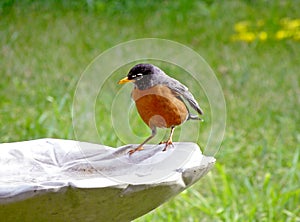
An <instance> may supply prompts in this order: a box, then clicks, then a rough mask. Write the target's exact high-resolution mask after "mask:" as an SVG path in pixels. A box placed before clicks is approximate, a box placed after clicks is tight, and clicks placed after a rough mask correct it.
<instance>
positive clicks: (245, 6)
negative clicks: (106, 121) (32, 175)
mask: <svg viewBox="0 0 300 222" xmlns="http://www.w3.org/2000/svg"><path fill="white" fill-rule="evenodd" d="M299 8H300V1H293V0H290V1H279V0H278V1H277V0H276V1H251V0H248V1H246V0H245V1H233V0H232V1H226V2H221V1H213V0H206V1H176V2H172V1H120V2H114V1H96V0H95V1H67V0H65V1H62V2H60V3H58V2H57V1H54V0H52V1H47V3H46V2H44V1H29V0H24V1H17V0H16V1H13V0H6V1H5V0H4V1H1V3H0V43H1V48H0V50H1V51H0V76H1V79H0V89H1V90H0V98H1V100H0V141H1V142H12V141H20V140H29V139H36V138H43V137H56V138H64V139H66V138H67V139H75V138H74V135H73V129H72V119H71V106H72V99H73V94H74V90H75V86H76V83H77V81H78V79H79V77H80V74H81V73H82V72H83V71H84V69H85V68H86V66H87V65H88V64H89V63H90V62H91V61H92V60H93V59H94V58H95V57H96V56H97V55H99V54H100V53H101V52H103V51H104V50H105V49H108V48H110V47H112V46H115V45H116V44H118V43H121V42H124V41H127V40H132V39H135V38H142V37H158V38H165V39H170V40H174V41H178V42H180V43H182V44H185V45H187V46H189V47H191V48H193V49H194V50H196V51H197V52H198V53H199V54H201V55H202V56H203V57H204V58H205V59H206V60H207V62H208V63H209V64H210V65H211V67H212V68H213V69H214V71H215V72H216V74H217V76H218V78H219V81H220V83H221V85H222V87H223V90H224V95H225V98H226V103H227V128H226V135H225V139H224V142H223V144H222V147H221V150H220V152H219V153H218V154H217V156H216V158H217V164H216V167H215V168H214V170H213V171H212V172H211V173H210V174H209V175H208V176H206V177H205V178H203V179H202V180H201V181H200V182H199V183H197V184H196V185H194V186H193V187H192V188H190V189H188V190H187V191H185V192H183V193H182V194H181V195H180V196H178V197H176V198H174V199H172V200H171V201H170V202H168V203H166V204H165V205H163V206H162V207H160V208H159V209H157V210H155V211H154V212H152V213H150V214H149V215H146V216H144V217H142V218H140V219H138V220H137V221H300V204H299V203H300V182H299V181H300V164H299V155H300V145H299V144H300V127H299V126H300V115H299V105H300V73H299V65H300V60H299V56H300V55H299V52H300V44H299V43H300V41H298V40H295V38H296V37H295V38H292V37H290V38H283V39H280V40H279V39H276V38H272V35H273V36H275V35H276V32H277V31H278V30H279V29H281V26H280V24H281V22H282V19H284V18H290V19H299V18H300V14H299ZM241 21H247V22H250V23H251V24H258V23H259V24H263V25H262V27H261V26H260V27H259V29H260V30H263V31H264V32H266V33H268V34H269V35H268V36H267V38H266V39H264V40H262V39H263V38H262V39H261V40H260V39H259V38H258V39H254V40H253V41H250V42H245V41H233V39H234V38H233V36H234V35H235V32H236V30H235V28H234V27H235V25H236V24H237V23H238V22H241ZM261 22H262V23H261ZM256 28H257V27H254V29H256ZM295 30H296V31H295V33H296V32H297V30H298V35H300V31H299V30H300V27H298V29H297V27H296V28H295ZM295 36H296V34H295ZM112 134H113V131H111V132H107V135H103V136H104V143H105V144H108V145H112V146H117V145H120V141H118V138H117V137H116V136H113V137H112V136H111V135H112Z"/></svg>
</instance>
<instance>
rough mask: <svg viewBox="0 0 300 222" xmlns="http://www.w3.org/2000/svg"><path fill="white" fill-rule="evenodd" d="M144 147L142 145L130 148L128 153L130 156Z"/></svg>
mask: <svg viewBox="0 0 300 222" xmlns="http://www.w3.org/2000/svg"><path fill="white" fill-rule="evenodd" d="M143 149H144V148H143V147H142V146H138V147H137V148H135V149H132V150H129V151H128V154H129V156H131V155H132V154H133V153H135V152H136V151H140V150H143Z"/></svg>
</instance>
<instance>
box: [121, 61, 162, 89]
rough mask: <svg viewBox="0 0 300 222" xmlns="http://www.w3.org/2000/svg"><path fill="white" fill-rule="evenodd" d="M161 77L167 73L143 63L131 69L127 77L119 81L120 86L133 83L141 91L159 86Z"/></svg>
mask: <svg viewBox="0 0 300 222" xmlns="http://www.w3.org/2000/svg"><path fill="white" fill-rule="evenodd" d="M160 75H165V73H164V72H163V71H162V70H160V69H159V68H158V67H156V66H154V65H151V64H146V63H141V64H138V65H135V66H134V67H133V68H131V69H130V70H129V72H128V74H127V76H126V77H125V78H123V79H121V80H120V81H119V84H123V83H127V82H133V83H134V85H135V86H136V87H138V88H139V89H147V88H150V87H152V86H154V85H155V84H157V82H158V79H160V77H161V76H160Z"/></svg>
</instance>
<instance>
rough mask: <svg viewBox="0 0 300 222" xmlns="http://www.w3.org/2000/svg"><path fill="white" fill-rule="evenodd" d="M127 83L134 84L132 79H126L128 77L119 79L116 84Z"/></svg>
mask: <svg viewBox="0 0 300 222" xmlns="http://www.w3.org/2000/svg"><path fill="white" fill-rule="evenodd" d="M127 82H134V80H133V79H128V77H125V78H123V79H121V80H120V81H119V82H118V84H124V83H127Z"/></svg>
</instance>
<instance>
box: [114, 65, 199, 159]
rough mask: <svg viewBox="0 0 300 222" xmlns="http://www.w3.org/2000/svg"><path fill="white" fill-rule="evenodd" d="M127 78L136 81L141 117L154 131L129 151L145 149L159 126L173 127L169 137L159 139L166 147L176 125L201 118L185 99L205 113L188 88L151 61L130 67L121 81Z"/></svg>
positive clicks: (134, 91)
mask: <svg viewBox="0 0 300 222" xmlns="http://www.w3.org/2000/svg"><path fill="white" fill-rule="evenodd" d="M127 82H133V83H134V89H133V91H132V93H131V97H132V99H133V100H134V101H135V104H136V107H137V110H138V113H139V114H140V116H141V118H142V119H143V121H144V122H145V123H146V124H147V125H148V126H149V127H150V129H151V131H152V133H151V136H149V137H148V138H147V139H146V140H145V141H144V142H143V143H141V144H140V145H139V146H138V147H137V148H135V149H132V150H130V151H129V154H130V155H131V154H133V153H134V152H136V151H139V150H142V149H143V145H144V144H145V143H147V142H148V141H149V140H151V139H152V138H153V137H154V136H155V135H156V131H157V130H156V128H157V127H159V128H171V133H170V136H169V138H168V140H167V141H165V142H161V143H160V144H165V147H164V149H163V151H165V150H166V149H167V147H168V146H170V145H171V144H172V136H173V133H174V129H175V127H176V126H178V125H181V124H182V123H184V122H185V121H186V120H189V119H193V120H201V118H199V117H198V115H193V114H191V113H190V111H189V109H188V107H187V106H186V104H185V103H184V100H186V101H187V102H188V103H189V104H190V106H191V107H192V108H193V109H194V110H196V111H197V113H198V114H200V115H202V114H203V111H202V109H201V108H200V106H199V105H198V103H197V101H196V100H195V98H194V96H193V95H192V94H191V93H190V92H189V90H188V88H187V87H186V86H184V85H183V84H181V83H180V82H179V81H177V80H176V79H173V78H171V77H170V76H168V75H167V74H165V73H164V72H163V71H162V70H161V69H159V68H158V67H156V66H154V65H152V64H138V65H135V66H134V67H133V68H131V69H130V71H129V73H128V74H127V77H125V78H123V79H121V80H120V81H119V82H118V83H119V84H124V83H127Z"/></svg>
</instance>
